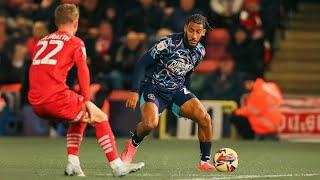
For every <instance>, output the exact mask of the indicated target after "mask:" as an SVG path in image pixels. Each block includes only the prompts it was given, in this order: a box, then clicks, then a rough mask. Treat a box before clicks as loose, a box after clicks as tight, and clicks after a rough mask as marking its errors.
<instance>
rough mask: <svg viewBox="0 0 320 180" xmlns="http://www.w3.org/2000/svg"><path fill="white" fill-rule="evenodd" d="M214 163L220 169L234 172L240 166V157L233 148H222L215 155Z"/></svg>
mask: <svg viewBox="0 0 320 180" xmlns="http://www.w3.org/2000/svg"><path fill="white" fill-rule="evenodd" d="M213 163H214V166H215V167H216V169H217V170H218V171H221V172H233V171H234V170H236V169H237V167H238V163H239V157H238V154H237V153H236V152H235V151H234V150H233V149H230V148H222V149H220V150H219V151H217V152H216V154H215V155H214V158H213Z"/></svg>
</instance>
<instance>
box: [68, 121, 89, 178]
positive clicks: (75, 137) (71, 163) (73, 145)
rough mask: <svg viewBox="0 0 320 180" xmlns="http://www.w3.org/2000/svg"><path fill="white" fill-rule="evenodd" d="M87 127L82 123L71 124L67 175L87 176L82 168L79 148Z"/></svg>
mask: <svg viewBox="0 0 320 180" xmlns="http://www.w3.org/2000/svg"><path fill="white" fill-rule="evenodd" d="M86 127H87V124H86V123H84V122H82V121H78V122H75V123H70V124H69V128H68V131H67V154H68V165H67V168H66V170H65V175H77V176H85V175H84V173H83V171H82V169H81V167H80V160H79V148H80V144H81V141H82V139H83V134H84V131H85V129H86Z"/></svg>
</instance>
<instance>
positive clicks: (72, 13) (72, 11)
mask: <svg viewBox="0 0 320 180" xmlns="http://www.w3.org/2000/svg"><path fill="white" fill-rule="evenodd" d="M54 16H55V23H56V26H60V25H63V24H68V23H70V22H72V21H74V20H77V19H79V9H78V8H77V6H76V5H74V4H61V5H59V6H58V7H57V8H56V10H55V12H54Z"/></svg>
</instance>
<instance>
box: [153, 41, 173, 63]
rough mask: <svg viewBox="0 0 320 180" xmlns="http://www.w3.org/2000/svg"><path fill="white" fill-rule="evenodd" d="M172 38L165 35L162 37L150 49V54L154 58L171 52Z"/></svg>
mask: <svg viewBox="0 0 320 180" xmlns="http://www.w3.org/2000/svg"><path fill="white" fill-rule="evenodd" d="M171 46H172V39H171V38H169V37H165V38H162V39H160V40H159V41H158V42H157V43H156V44H155V45H154V46H153V47H152V48H151V49H150V50H149V52H150V55H151V57H152V58H153V59H158V58H161V56H164V55H165V54H169V53H170V51H171Z"/></svg>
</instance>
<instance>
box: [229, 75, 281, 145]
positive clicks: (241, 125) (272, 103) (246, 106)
mask: <svg viewBox="0 0 320 180" xmlns="http://www.w3.org/2000/svg"><path fill="white" fill-rule="evenodd" d="M247 87H248V88H249V89H251V90H250V93H249V95H248V96H247V97H245V98H244V99H243V105H242V107H241V108H239V109H238V110H237V111H236V115H237V116H235V117H234V119H233V123H234V124H235V125H236V127H237V130H238V133H239V134H240V136H241V137H243V138H245V139H253V138H255V139H258V140H265V139H271V140H277V139H278V136H277V135H278V129H279V126H280V120H281V111H280V105H281V104H282V101H283V95H282V92H281V90H280V89H279V87H278V86H277V84H275V83H272V82H265V81H264V80H263V79H260V78H258V79H256V80H255V81H254V83H252V82H248V83H247Z"/></svg>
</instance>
